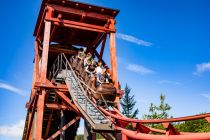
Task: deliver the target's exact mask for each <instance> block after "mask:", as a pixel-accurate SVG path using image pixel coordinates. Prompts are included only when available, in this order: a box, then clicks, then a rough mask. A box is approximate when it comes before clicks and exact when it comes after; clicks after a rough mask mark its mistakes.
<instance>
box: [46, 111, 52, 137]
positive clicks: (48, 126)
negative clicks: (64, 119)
mask: <svg viewBox="0 0 210 140" xmlns="http://www.w3.org/2000/svg"><path fill="white" fill-rule="evenodd" d="M52 118H53V110H52V111H51V113H50V116H49V118H48V122H47V128H46V131H45V135H44V138H45V139H47V138H48V134H49V130H50V126H51V122H52Z"/></svg>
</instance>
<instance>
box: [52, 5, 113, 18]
mask: <svg viewBox="0 0 210 140" xmlns="http://www.w3.org/2000/svg"><path fill="white" fill-rule="evenodd" d="M48 6H50V7H52V8H53V9H54V10H55V11H57V12H59V13H67V14H74V15H78V16H82V15H85V17H88V18H94V19H98V20H103V21H107V20H108V19H111V18H113V17H111V16H108V15H105V14H100V13H95V12H88V11H84V10H80V9H76V8H70V7H63V6H58V5H52V4H49V5H48Z"/></svg>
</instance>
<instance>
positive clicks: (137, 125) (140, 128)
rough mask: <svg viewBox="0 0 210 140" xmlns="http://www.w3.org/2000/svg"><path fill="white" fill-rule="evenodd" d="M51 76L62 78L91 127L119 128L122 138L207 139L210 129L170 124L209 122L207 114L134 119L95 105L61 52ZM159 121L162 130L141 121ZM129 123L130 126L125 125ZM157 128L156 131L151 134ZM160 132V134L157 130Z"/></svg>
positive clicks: (109, 129) (102, 128) (103, 128)
mask: <svg viewBox="0 0 210 140" xmlns="http://www.w3.org/2000/svg"><path fill="white" fill-rule="evenodd" d="M51 77H54V78H55V80H56V81H57V82H58V81H65V83H66V85H67V87H68V90H69V93H70V96H71V98H72V100H73V102H74V104H75V105H76V107H77V109H78V110H79V112H80V113H81V116H82V117H83V118H84V119H85V120H86V121H87V122H88V123H89V124H90V125H91V127H92V129H94V130H95V131H102V132H103V131H110V132H112V131H116V130H118V131H121V133H122V139H141V140H198V139H199V140H210V132H207V133H192V132H189V133H188V132H178V131H177V130H176V129H175V128H174V127H173V125H172V123H174V122H183V121H188V120H197V119H206V120H207V121H208V122H210V114H202V115H195V116H188V117H181V118H172V119H156V120H138V119H130V118H127V117H125V116H123V115H122V114H121V113H120V111H119V110H118V109H116V108H114V107H113V108H112V110H109V109H108V107H100V106H96V101H95V100H94V99H93V98H91V99H90V98H89V96H87V93H93V92H94V91H93V90H92V89H91V88H90V87H88V86H87V85H86V84H85V82H84V81H83V80H82V79H81V78H79V76H78V75H77V74H76V73H75V71H74V70H73V68H72V66H71V64H70V62H69V61H68V59H67V58H66V56H65V55H64V54H63V53H62V54H60V55H59V56H58V58H57V59H56V61H55V63H54V65H53V67H52V70H51ZM157 123H161V124H162V125H163V126H164V128H165V130H160V129H155V128H150V127H148V126H146V125H145V124H157ZM128 124H131V125H132V126H133V127H134V130H133V131H132V130H128V129H125V127H126V126H127V125H128ZM151 132H158V133H159V134H152V133H151ZM160 133H161V134H160Z"/></svg>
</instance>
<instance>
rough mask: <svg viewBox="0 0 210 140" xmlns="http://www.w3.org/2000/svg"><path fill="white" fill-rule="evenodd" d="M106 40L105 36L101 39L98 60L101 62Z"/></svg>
mask: <svg viewBox="0 0 210 140" xmlns="http://www.w3.org/2000/svg"><path fill="white" fill-rule="evenodd" d="M106 38H107V35H105V36H104V38H103V42H102V46H101V51H100V55H99V60H102V57H103V53H104V48H105V45H106Z"/></svg>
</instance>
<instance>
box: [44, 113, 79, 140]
mask: <svg viewBox="0 0 210 140" xmlns="http://www.w3.org/2000/svg"><path fill="white" fill-rule="evenodd" d="M79 119H80V117H79V116H78V117H76V118H75V119H73V120H71V121H70V122H69V123H67V124H66V125H65V126H63V127H62V128H61V129H59V130H58V131H57V132H55V133H54V134H53V135H52V136H51V137H49V138H48V139H47V140H53V139H55V138H56V137H57V136H58V135H60V134H61V133H62V132H63V131H65V130H66V129H67V128H68V127H69V126H71V125H72V124H74V123H75V122H76V121H77V120H79Z"/></svg>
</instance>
